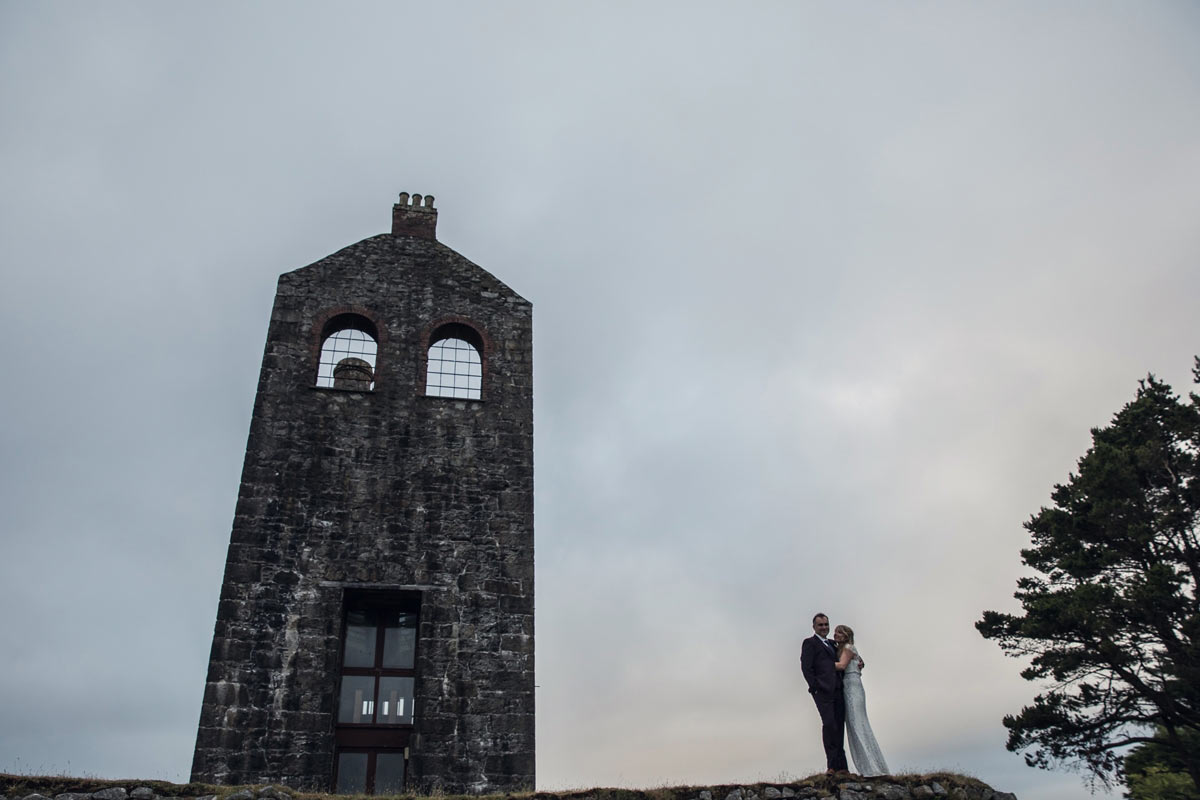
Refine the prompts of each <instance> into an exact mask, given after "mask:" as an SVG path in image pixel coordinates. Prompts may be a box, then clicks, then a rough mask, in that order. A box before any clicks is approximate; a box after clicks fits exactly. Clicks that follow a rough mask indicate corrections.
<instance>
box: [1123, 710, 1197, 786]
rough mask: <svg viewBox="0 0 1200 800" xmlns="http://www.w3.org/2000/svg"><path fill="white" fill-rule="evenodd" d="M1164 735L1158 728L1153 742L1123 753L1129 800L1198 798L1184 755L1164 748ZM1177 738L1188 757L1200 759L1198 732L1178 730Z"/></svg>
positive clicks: (1169, 748)
mask: <svg viewBox="0 0 1200 800" xmlns="http://www.w3.org/2000/svg"><path fill="white" fill-rule="evenodd" d="M1166 738H1167V733H1166V731H1164V730H1163V729H1162V728H1161V727H1160V728H1159V729H1158V730H1157V731H1156V732H1155V734H1154V741H1152V742H1147V743H1145V744H1139V745H1137V746H1136V747H1134V748H1133V749H1132V750H1130V751H1129V755H1127V756H1125V784H1126V786H1127V787H1128V791H1127V792H1126V793H1125V796H1126V797H1128V798H1129V800H1200V790H1197V789H1196V786H1195V784H1193V783H1192V779H1191V776H1189V775H1188V773H1187V763H1186V758H1184V757H1181V756H1180V755H1179V753H1178V752H1177V751H1176V750H1175V749H1174V748H1171V747H1165V746H1164V742H1165V741H1166ZM1180 739H1181V740H1182V742H1183V745H1184V746H1185V747H1186V748H1187V750H1188V752H1189V753H1190V754H1191V755H1190V756H1189V757H1190V758H1193V759H1195V758H1200V731H1196V730H1190V731H1188V730H1181V732H1180Z"/></svg>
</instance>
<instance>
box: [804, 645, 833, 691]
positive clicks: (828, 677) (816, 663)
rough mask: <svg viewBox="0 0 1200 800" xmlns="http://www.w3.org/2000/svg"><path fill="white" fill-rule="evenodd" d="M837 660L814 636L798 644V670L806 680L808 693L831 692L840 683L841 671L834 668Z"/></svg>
mask: <svg viewBox="0 0 1200 800" xmlns="http://www.w3.org/2000/svg"><path fill="white" fill-rule="evenodd" d="M836 663H837V660H836V659H835V658H834V657H833V653H832V652H830V650H829V648H828V647H826V646H825V645H824V644H822V643H821V640H820V639H818V638H817V637H816V636H810V637H808V638H807V639H805V640H804V644H802V645H800V671H801V672H803V673H804V680H806V681H808V691H809V694H815V693H817V692H824V693H827V694H833V693H834V692H836V691H837V690H838V687H839V686H841V683H842V673H840V672H838V671H837V670H836V669H835V668H834V666H833V665H834V664H836Z"/></svg>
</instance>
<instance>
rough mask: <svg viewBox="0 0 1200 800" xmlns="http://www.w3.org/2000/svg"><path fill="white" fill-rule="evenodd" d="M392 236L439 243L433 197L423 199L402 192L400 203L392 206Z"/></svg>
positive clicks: (417, 195)
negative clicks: (412, 237)
mask: <svg viewBox="0 0 1200 800" xmlns="http://www.w3.org/2000/svg"><path fill="white" fill-rule="evenodd" d="M392 235H393V236H414V237H416V238H418V239H429V240H430V241H437V209H436V208H434V207H433V195H428V194H427V195H425V196H424V197H422V196H421V195H419V194H414V195H409V193H408V192H401V193H400V200H399V202H397V203H396V204H395V205H394V206H392Z"/></svg>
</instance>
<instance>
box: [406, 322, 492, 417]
mask: <svg viewBox="0 0 1200 800" xmlns="http://www.w3.org/2000/svg"><path fill="white" fill-rule="evenodd" d="M445 339H460V340H462V341H465V342H466V343H467V344H469V345H471V346H472V347H474V348H475V352H476V353H478V354H479V397H447V396H445V395H436V394H430V393H429V351H430V350H431V349H432V348H433V346H434V345H435V344H437V343H438V342H440V341H443V340H445ZM491 355H492V341H491V339H490V338H489V337H488V336H487V334H486V333H484V329H483V327H482V326H481V325H479V324H478V323H476V322H475V321H474V320H472V319H469V318H468V317H460V316H450V317H442V318H440V319H438V320H436V321H434V322H433V323H431V324H430V325H428V326H426V328H425V330H423V331H422V332H421V359H420V364H419V365H418V368H419V370H420V374H419V379H418V381H417V392H418V394H420V396H422V397H427V398H430V399H432V400H456V401H465V402H468V403H481V402H485V401H486V400H487V396H488V391H487V388H488V375H489V371H490V370H489V366H490V364H491Z"/></svg>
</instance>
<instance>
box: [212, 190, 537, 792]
mask: <svg viewBox="0 0 1200 800" xmlns="http://www.w3.org/2000/svg"><path fill="white" fill-rule="evenodd" d="M436 225H437V211H436V210H435V209H434V207H433V198H432V197H425V198H422V197H421V196H420V195H414V196H413V197H411V198H410V197H409V196H408V195H407V194H402V195H400V202H399V203H398V204H396V205H395V206H394V208H393V221H392V232H391V233H390V234H383V235H380V236H373V237H371V238H369V239H364V240H363V241H361V242H359V243H358V244H354V245H350V246H349V247H346V248H345V249H343V250H339V251H338V252H336V253H334V254H333V255H330V256H328V257H326V258H323V259H321V260H320V261H317V262H316V263H314V264H310V265H309V266H307V267H303V268H301V269H298V270H295V271H294V272H289V273H286V274H284V275H282V276H281V277H280V278H279V287H278V291H277V292H276V295H275V307H274V310H273V311H272V313H271V324H270V329H269V331H268V333H267V344H266V350H265V353H264V355H263V362H262V371H261V373H260V376H259V382H258V394H257V397H256V398H255V402H254V415H253V419H252V420H251V423H250V437H249V442H248V444H247V447H246V460H245V464H244V466H243V469H242V483H241V489H240V491H239V494H238V502H237V509H236V512H235V516H234V521H233V533H232V536H231V538H230V543H229V554H228V559H227V562H226V565H225V578H224V582H223V584H222V587H221V600H220V605H219V608H218V611H217V622H216V627H215V631H214V634H213V645H212V654H211V659H210V662H209V668H208V680H207V683H206V685H205V690H204V703H203V707H202V710H201V713H200V726H199V731H198V734H197V737H196V750H195V757H194V760H193V762H192V780H194V781H205V782H213V783H225V784H240V783H265V782H271V783H283V784H286V785H288V786H292V787H295V788H305V789H321V790H328V789H334V790H336V791H341V792H367V793H372V792H373V793H380V794H383V793H395V792H399V791H400V790H401V789H404V790H407V791H424V792H435V791H439V790H440V791H445V792H484V791H488V792H492V791H508V790H515V789H519V788H532V787H533V785H534V686H533V674H534V672H533V668H534V664H533V657H534V649H533V363H532V350H533V345H532V341H533V340H532V307H531V305H530V303H529V302H528V301H526V300H524V299H523V298H522V297H520V296H519V295H518V294H516V293H515V292H513V291H512V290H511V289H509V288H508V287H507V286H505V285H504V284H503V283H501V282H500V281H499V280H497V279H496V278H495V277H494V276H492V275H491V274H489V273H488V272H486V271H485V270H483V269H482V268H480V267H479V266H477V265H475V264H473V263H471V262H470V261H468V260H467V259H466V258H464V257H463V256H461V255H459V254H458V253H456V252H454V251H453V250H451V249H450V248H448V247H446V246H445V245H443V244H441V243H439V242H438V241H437V239H436V238H435V231H436Z"/></svg>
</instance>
